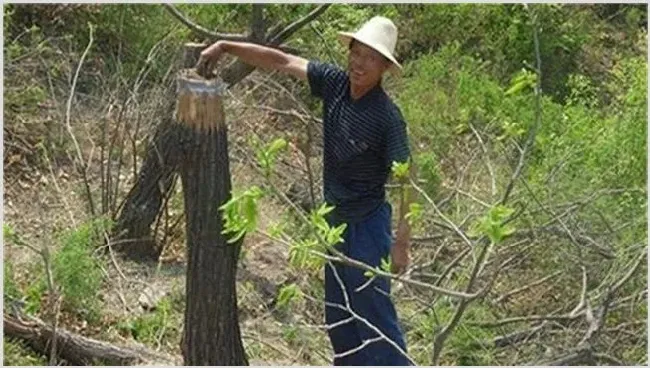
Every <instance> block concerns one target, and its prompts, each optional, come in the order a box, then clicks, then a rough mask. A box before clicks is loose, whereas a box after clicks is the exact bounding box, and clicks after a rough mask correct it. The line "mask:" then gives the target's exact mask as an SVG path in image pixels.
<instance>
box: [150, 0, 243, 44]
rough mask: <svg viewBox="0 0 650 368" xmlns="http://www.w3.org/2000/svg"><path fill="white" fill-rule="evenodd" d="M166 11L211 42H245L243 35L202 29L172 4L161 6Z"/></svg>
mask: <svg viewBox="0 0 650 368" xmlns="http://www.w3.org/2000/svg"><path fill="white" fill-rule="evenodd" d="M162 5H163V6H164V7H165V8H166V9H167V10H168V11H169V13H170V14H171V15H172V16H174V18H176V19H178V20H179V21H180V22H181V23H183V24H184V25H185V26H187V28H189V29H190V30H192V31H193V32H195V33H197V34H199V35H201V36H203V37H207V38H210V39H211V40H214V41H218V40H224V41H247V40H248V37H247V36H245V35H243V34H236V33H220V32H212V31H210V30H209V29H207V28H204V27H202V26H200V25H198V24H196V23H194V22H192V21H191V20H190V19H189V18H187V17H186V16H185V15H183V13H181V12H180V11H179V10H178V9H176V7H175V6H174V5H172V4H162Z"/></svg>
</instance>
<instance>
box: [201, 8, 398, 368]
mask: <svg viewBox="0 0 650 368" xmlns="http://www.w3.org/2000/svg"><path fill="white" fill-rule="evenodd" d="M339 38H340V40H341V41H342V42H343V43H344V44H345V45H347V46H348V47H349V57H348V67H347V72H345V71H343V70H341V69H339V68H337V67H335V66H333V65H328V64H324V63H320V62H317V61H308V60H306V59H303V58H301V57H298V56H295V55H290V54H286V53H284V52H281V51H278V50H275V49H271V48H267V47H264V46H260V45H255V44H250V43H240V42H227V41H219V42H216V43H215V44H213V45H211V46H210V47H208V48H207V49H205V50H204V51H203V52H202V53H201V58H200V60H199V64H198V65H197V68H206V67H208V66H209V65H210V64H212V63H214V62H215V61H217V60H218V59H219V58H220V57H221V56H222V55H223V54H224V53H228V54H231V55H234V56H236V57H238V58H239V59H240V60H242V61H244V62H246V63H248V64H251V65H253V66H256V67H260V68H263V69H272V70H279V71H282V72H285V73H288V74H290V75H293V76H295V77H297V78H300V79H302V80H306V81H308V83H309V87H310V89H311V92H312V94H313V95H315V96H316V97H318V98H321V99H322V100H323V110H324V111H323V112H324V114H323V129H324V160H323V161H324V163H323V165H324V166H323V182H324V197H325V201H326V202H327V203H328V204H330V205H334V206H335V209H334V211H333V212H332V215H331V217H330V218H329V219H328V221H329V222H330V224H331V225H332V226H334V225H338V224H340V223H343V222H345V223H347V229H346V231H345V233H344V236H343V237H344V242H343V243H342V244H339V245H337V247H338V249H339V250H340V251H342V252H343V253H344V254H346V255H347V256H348V257H351V258H354V259H357V260H360V261H362V262H364V263H366V264H368V265H370V266H372V267H378V266H380V265H381V260H382V259H387V258H388V255H389V254H390V255H391V262H392V263H391V265H392V270H393V272H397V273H401V272H404V271H405V268H406V267H407V265H408V263H409V252H410V250H409V237H410V227H409V225H408V222H407V221H406V220H405V219H404V215H405V213H406V209H407V208H408V203H409V202H410V200H409V199H407V200H406V201H403V200H402V201H401V208H400V220H399V226H398V231H397V237H396V241H395V243H394V244H391V243H392V242H391V206H390V204H388V203H387V202H386V198H385V183H386V180H387V179H388V177H389V175H390V172H391V167H392V163H393V162H400V163H402V162H407V161H408V159H409V155H410V152H409V146H408V139H407V135H406V126H405V123H404V120H403V118H402V115H401V113H400V111H399V109H398V108H397V106H395V104H394V103H393V102H392V101H391V100H390V98H389V97H388V96H387V95H386V93H385V92H384V90H383V89H382V86H381V81H382V77H383V75H384V73H385V72H387V71H397V70H399V69H401V66H400V65H399V63H398V62H397V61H396V60H395V57H394V56H393V52H394V50H395V44H396V41H397V28H396V27H395V25H394V24H393V23H392V22H391V21H390V20H389V19H387V18H384V17H374V18H372V19H371V20H370V21H368V22H367V23H365V24H364V25H363V26H362V27H361V28H360V29H359V30H358V31H357V32H356V33H347V32H341V33H340V34H339ZM334 269H335V270H336V274H338V277H339V279H340V281H341V282H342V283H343V285H344V287H345V290H341V287H340V284H339V280H337V277H336V276H337V275H335V273H334ZM367 284H368V278H367V277H365V276H364V271H363V270H361V269H358V268H353V267H348V266H343V265H340V264H336V265H334V266H332V264H329V265H327V266H326V269H325V301H326V308H325V319H326V322H327V324H328V325H329V326H332V327H331V328H330V329H329V330H328V333H329V337H330V340H331V342H332V346H333V348H334V352H335V358H334V364H335V365H409V361H408V359H407V358H406V357H405V356H404V354H402V353H401V352H400V350H402V351H404V352H405V351H406V344H405V341H404V337H403V334H402V332H401V330H400V327H399V323H398V321H397V315H396V312H395V308H394V306H393V303H392V301H391V299H390V298H389V293H390V283H389V280H387V279H386V278H376V279H375V280H374V281H372V283H370V284H369V285H367ZM364 286H365V287H364ZM343 291H344V292H345V293H346V294H347V297H348V299H349V302H350V305H351V307H352V309H353V311H354V312H355V313H356V314H357V315H359V316H360V317H362V318H364V319H366V320H367V321H368V322H370V323H371V324H372V325H374V326H376V327H377V328H378V329H379V330H380V331H381V332H382V334H384V335H385V337H386V338H388V339H390V340H392V341H393V342H394V344H390V343H388V342H386V341H385V339H383V340H381V341H379V339H378V336H379V335H378V334H377V332H376V331H373V329H371V328H369V327H368V326H367V325H366V324H365V323H363V322H362V321H360V320H359V319H357V318H354V319H351V318H350V317H351V315H350V314H349V313H348V312H347V311H345V310H342V309H341V308H338V307H337V305H338V306H344V305H345V298H344V297H345V296H344V294H343ZM345 320H348V321H349V322H347V323H343V322H342V321H345ZM368 340H371V341H372V342H366V341H368ZM364 342H365V343H366V344H367V345H366V346H365V347H363V349H355V348H359V347H360V346H361V345H362V344H364ZM395 345H397V346H399V347H400V349H397V348H395Z"/></svg>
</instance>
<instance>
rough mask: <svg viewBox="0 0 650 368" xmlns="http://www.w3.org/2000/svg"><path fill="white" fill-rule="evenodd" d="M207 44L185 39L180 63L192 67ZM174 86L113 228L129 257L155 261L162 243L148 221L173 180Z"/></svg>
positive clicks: (118, 246) (175, 150)
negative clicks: (185, 42)
mask: <svg viewBox="0 0 650 368" xmlns="http://www.w3.org/2000/svg"><path fill="white" fill-rule="evenodd" d="M206 46H207V45H205V44H197V43H188V44H186V45H185V47H184V48H183V66H184V67H185V68H192V67H193V66H194V65H196V62H197V61H198V59H199V55H200V52H201V50H202V49H203V48H205V47H206ZM175 88H176V86H175V85H174V86H173V87H172V88H170V93H169V95H168V96H169V97H168V99H169V103H168V104H167V106H168V108H167V112H166V114H165V118H164V120H163V121H162V123H161V124H160V125H158V127H157V128H156V132H155V133H154V138H153V140H152V143H151V145H150V146H149V147H148V148H147V153H146V155H145V159H144V162H143V164H142V166H141V168H140V172H139V173H138V178H137V180H136V182H135V185H134V186H133V188H132V189H131V191H130V192H129V194H128V195H127V197H126V200H125V202H124V207H123V208H122V211H121V212H120V216H119V217H118V219H117V222H116V226H115V228H114V230H113V239H114V240H117V241H114V242H115V243H116V245H114V246H113V247H114V249H115V250H117V251H119V252H120V253H122V254H123V255H125V256H126V257H127V258H129V259H133V260H137V261H145V260H151V261H157V260H158V258H159V257H160V253H161V252H162V245H161V244H156V241H155V238H154V235H155V234H154V235H152V230H151V225H152V224H153V223H154V221H155V220H156V218H157V217H158V215H159V214H160V209H161V206H162V204H163V200H164V199H165V198H167V196H169V195H170V193H169V191H170V190H171V187H172V185H173V183H174V181H175V180H176V175H175V174H176V173H177V166H178V155H179V149H178V143H179V137H180V134H181V133H180V132H179V130H178V129H179V127H178V125H177V124H174V121H173V114H174V101H175V97H176V92H175Z"/></svg>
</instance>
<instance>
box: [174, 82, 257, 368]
mask: <svg viewBox="0 0 650 368" xmlns="http://www.w3.org/2000/svg"><path fill="white" fill-rule="evenodd" d="M178 87H179V88H178V101H177V105H176V123H177V125H178V127H179V129H180V130H182V131H183V134H182V142H181V145H180V147H181V150H182V155H181V157H179V162H178V168H179V171H180V175H181V182H182V186H183V193H184V199H185V216H186V230H187V231H186V232H187V254H188V260H187V279H186V310H185V328H184V332H183V342H182V348H183V349H182V350H183V356H184V363H185V365H248V361H247V358H246V355H245V352H244V347H243V344H242V341H241V335H240V330H239V317H238V311H237V295H236V288H235V277H236V272H237V260H238V257H239V251H240V245H241V242H239V243H237V244H228V243H227V242H226V240H227V239H226V237H225V236H224V235H223V234H222V229H223V220H222V216H221V213H220V210H219V207H220V206H221V205H222V204H224V203H225V202H227V201H228V200H229V199H230V190H231V179H230V167H229V162H228V132H227V127H226V124H225V115H224V111H223V105H222V99H221V95H222V93H223V92H224V91H225V86H224V84H223V83H219V82H217V81H213V80H210V81H208V80H204V79H202V78H201V77H199V76H198V75H196V74H194V73H193V72H192V71H190V70H186V71H182V72H181V74H180V75H179V78H178Z"/></svg>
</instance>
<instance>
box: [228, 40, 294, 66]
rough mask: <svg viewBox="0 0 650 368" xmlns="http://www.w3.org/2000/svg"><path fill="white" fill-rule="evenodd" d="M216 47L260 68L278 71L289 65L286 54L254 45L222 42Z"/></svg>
mask: <svg viewBox="0 0 650 368" xmlns="http://www.w3.org/2000/svg"><path fill="white" fill-rule="evenodd" d="M215 47H221V49H222V50H223V52H225V53H228V54H230V55H233V56H236V57H238V58H239V59H241V61H243V62H245V63H246V64H250V65H252V66H256V67H259V68H264V69H278V68H281V67H282V66H283V65H285V64H287V63H288V58H287V55H286V54H285V53H284V52H282V51H279V50H276V49H272V48H270V47H266V46H261V45H257V44H254V43H248V42H232V41H220V42H218V43H217V44H216V46H215Z"/></svg>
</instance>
